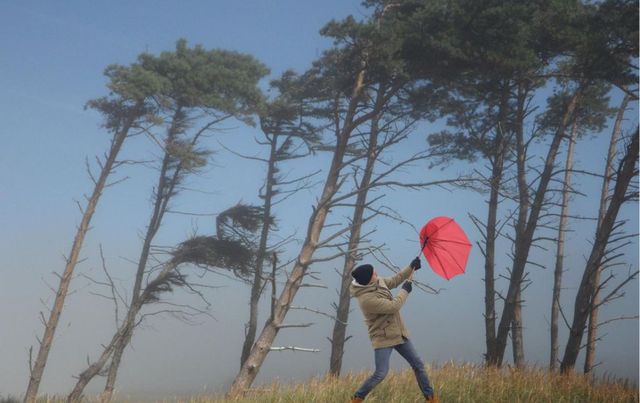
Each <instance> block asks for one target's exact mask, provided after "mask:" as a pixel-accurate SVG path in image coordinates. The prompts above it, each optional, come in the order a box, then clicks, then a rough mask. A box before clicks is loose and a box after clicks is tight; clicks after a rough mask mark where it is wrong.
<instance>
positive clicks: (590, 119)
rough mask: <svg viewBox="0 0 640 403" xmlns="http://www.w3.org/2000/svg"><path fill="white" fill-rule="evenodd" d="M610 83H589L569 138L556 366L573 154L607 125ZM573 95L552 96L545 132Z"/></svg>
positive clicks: (555, 298) (554, 336)
mask: <svg viewBox="0 0 640 403" xmlns="http://www.w3.org/2000/svg"><path fill="white" fill-rule="evenodd" d="M609 90H610V86H608V85H605V84H603V83H600V84H597V85H593V86H591V87H589V88H588V89H587V90H586V91H585V93H584V94H583V97H582V101H581V102H580V103H579V105H578V106H577V108H576V113H575V114H574V116H573V119H572V121H571V134H570V136H569V138H568V145H567V151H566V160H565V168H564V178H563V180H562V194H561V199H562V201H561V203H560V214H559V224H558V235H557V245H556V261H555V268H554V281H553V294H552V303H551V349H550V357H549V368H550V369H551V370H553V369H555V367H556V364H557V362H558V355H557V354H558V321H559V317H560V292H561V289H562V274H563V272H564V264H563V262H564V242H565V234H566V232H567V231H568V228H567V224H568V220H569V217H570V215H569V200H570V196H571V194H572V193H573V186H572V185H571V176H572V172H573V156H574V149H575V144H576V142H577V141H578V139H579V138H581V137H583V136H584V135H585V134H586V133H589V132H593V133H597V132H598V131H600V130H602V128H603V127H604V124H605V121H606V118H607V115H608V114H609V113H610V109H609V107H608V101H609V98H608V96H607V93H608V92H609ZM569 99H570V93H568V92H566V91H560V92H558V93H556V94H554V95H553V96H552V97H551V98H550V99H549V100H548V103H549V106H548V109H547V111H546V113H545V114H544V115H542V116H541V118H540V121H539V129H540V130H541V131H542V132H546V131H548V132H553V131H554V130H555V129H556V128H557V126H558V124H559V123H560V122H559V119H561V114H562V111H563V110H564V109H565V108H566V103H567V102H568V101H569Z"/></svg>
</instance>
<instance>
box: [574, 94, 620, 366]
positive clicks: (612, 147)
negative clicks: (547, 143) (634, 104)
mask: <svg viewBox="0 0 640 403" xmlns="http://www.w3.org/2000/svg"><path fill="white" fill-rule="evenodd" d="M630 99H631V97H630V96H629V95H628V94H625V96H624V98H623V99H622V103H621V104H620V107H619V108H618V113H617V114H616V119H615V122H614V124H613V128H612V130H611V139H610V141H609V148H608V150H607V159H606V163H605V168H604V175H603V178H602V190H601V192H600V206H599V208H598V224H597V226H600V224H601V223H602V220H603V219H604V215H605V214H606V211H607V204H608V203H607V200H608V198H609V188H610V186H609V182H610V180H611V177H612V176H613V173H614V171H613V170H614V166H613V165H614V159H615V155H616V145H617V144H618V137H619V136H620V131H621V129H622V120H623V119H624V114H625V112H626V111H627V106H628V104H629V101H630ZM602 269H603V268H602V266H601V267H598V270H597V271H596V273H595V275H594V279H593V282H594V284H596V285H597V287H596V289H595V292H594V294H593V307H592V309H591V311H590V312H589V331H588V334H587V347H586V348H587V351H586V355H585V359H584V373H585V374H587V373H590V372H591V370H592V369H593V368H594V365H595V356H596V339H597V334H598V306H599V305H600V287H599V286H600V276H601V273H602Z"/></svg>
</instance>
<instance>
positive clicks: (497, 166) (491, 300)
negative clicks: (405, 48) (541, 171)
mask: <svg viewBox="0 0 640 403" xmlns="http://www.w3.org/2000/svg"><path fill="white" fill-rule="evenodd" d="M508 101H509V81H507V82H506V83H504V87H503V91H502V99H501V102H500V112H499V115H498V124H497V127H496V138H495V141H494V144H495V154H494V158H493V163H492V168H491V179H490V187H491V189H490V191H489V208H488V212H487V226H486V244H485V259H484V324H485V341H486V345H487V352H486V354H485V360H488V359H489V357H493V356H494V354H495V348H496V347H495V346H496V288H495V281H496V279H495V265H496V264H495V256H496V255H495V254H496V238H497V236H498V235H497V231H496V226H497V220H498V199H499V197H500V187H501V186H502V175H503V171H504V160H505V157H506V154H507V150H508V147H507V141H506V138H505V135H504V127H505V121H506V116H507V106H508Z"/></svg>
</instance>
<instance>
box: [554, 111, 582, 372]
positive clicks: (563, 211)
mask: <svg viewBox="0 0 640 403" xmlns="http://www.w3.org/2000/svg"><path fill="white" fill-rule="evenodd" d="M577 134H578V122H577V120H576V119H574V120H573V128H572V129H571V137H570V138H569V145H568V147H567V160H566V162H565V167H564V180H563V182H562V183H563V184H562V205H561V207H560V223H559V225H558V241H557V248H556V265H555V269H554V271H553V295H552V297H551V353H550V356H549V369H550V370H551V371H553V370H555V369H556V362H557V361H558V320H559V318H560V290H561V289H562V273H563V271H564V269H563V260H564V238H565V233H566V232H567V221H568V218H567V217H568V212H569V189H570V188H571V170H572V169H573V150H574V147H575V143H576V141H577V138H578V136H577Z"/></svg>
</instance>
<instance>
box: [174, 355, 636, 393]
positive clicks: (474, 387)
mask: <svg viewBox="0 0 640 403" xmlns="http://www.w3.org/2000/svg"><path fill="white" fill-rule="evenodd" d="M428 373H429V377H430V380H431V382H432V384H433V386H434V389H435V390H436V393H437V394H438V395H439V397H440V400H441V401H442V402H444V403H449V402H461V403H473V402H478V403H479V402H483V403H489V402H491V403H493V402H495V403H500V402H504V403H515V402H558V403H568V402H575V403H589V402H638V389H637V387H636V386H635V385H628V384H627V385H625V384H623V383H620V382H613V381H609V382H603V381H599V382H596V383H595V384H594V383H592V382H591V381H590V380H589V379H588V378H586V377H584V376H582V375H567V376H562V375H558V374H552V373H550V372H548V371H546V370H542V369H525V370H511V369H502V370H498V369H495V368H485V367H483V366H479V365H474V364H464V365H460V364H446V365H443V366H440V367H435V368H428ZM367 376H368V373H367V372H362V373H358V374H348V375H346V376H343V377H341V378H339V379H332V378H328V377H326V378H317V379H312V380H310V381H308V382H306V383H301V384H296V385H278V384H272V385H269V386H266V387H263V388H259V389H256V390H255V391H253V392H251V393H250V394H248V395H247V396H246V397H244V398H240V399H233V400H230V399H224V398H213V397H211V396H202V397H197V398H190V399H189V400H184V402H189V403H231V402H233V403H258V402H265V403H285V402H317V403H333V402H335V403H340V402H349V401H350V400H349V399H350V397H351V395H352V393H353V392H354V391H355V390H356V388H357V387H358V385H359V384H360V383H362V382H363V381H364V379H365V378H366V377H367ZM366 402H367V403H369V402H371V403H374V402H379V403H381V402H384V403H413V402H424V399H423V398H422V397H421V394H420V391H419V389H418V386H417V384H416V381H415V378H414V376H413V372H412V371H410V370H403V371H399V372H390V373H389V375H388V376H387V378H385V380H384V381H383V382H382V383H381V384H380V385H378V387H377V388H375V389H374V391H373V392H372V393H371V394H370V395H369V396H368V397H367V399H366Z"/></svg>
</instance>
